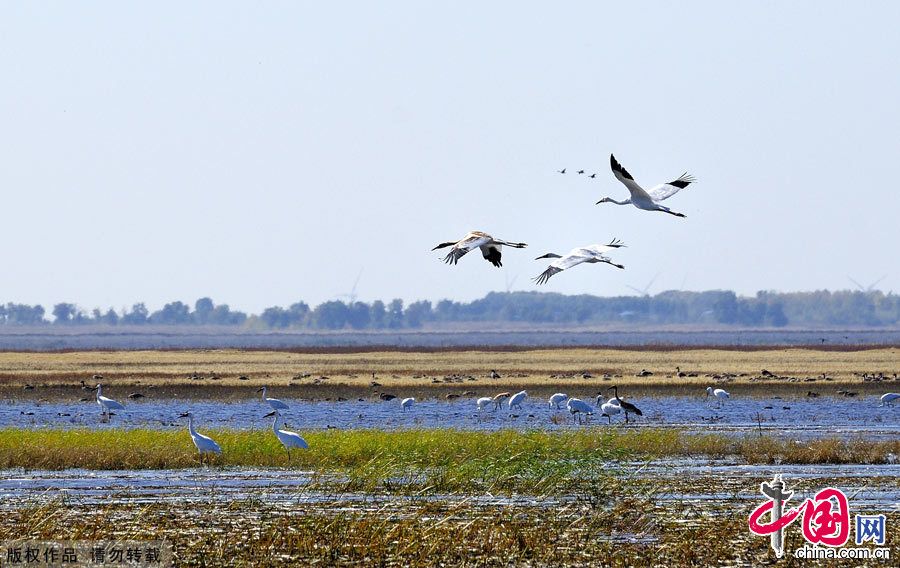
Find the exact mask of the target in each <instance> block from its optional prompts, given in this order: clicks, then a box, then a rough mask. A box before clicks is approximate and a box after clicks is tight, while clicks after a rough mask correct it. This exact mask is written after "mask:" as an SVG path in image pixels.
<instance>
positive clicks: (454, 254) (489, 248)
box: [431, 231, 528, 268]
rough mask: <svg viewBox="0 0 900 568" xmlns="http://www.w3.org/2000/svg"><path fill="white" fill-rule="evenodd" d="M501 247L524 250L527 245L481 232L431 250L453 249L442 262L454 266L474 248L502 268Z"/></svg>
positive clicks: (471, 232)
mask: <svg viewBox="0 0 900 568" xmlns="http://www.w3.org/2000/svg"><path fill="white" fill-rule="evenodd" d="M503 246H508V247H513V248H525V247H527V246H528V245H526V244H525V243H513V242H510V241H503V240H500V239H495V238H494V237H492V236H490V235H489V234H487V233H483V232H481V231H470V232H469V233H468V234H467V235H466V236H465V237H463V238H462V239H460V240H458V241H449V242H446V243H441V244H439V245H437V246H436V247H434V248H433V249H431V250H438V249H442V248H445V247H453V248H451V249H450V252H449V253H448V254H447V256H445V257H444V262H446V263H447V264H456V263H457V262H459V259H461V258H462V257H463V256H465V255H466V253H467V252H469V251H471V250H474V249H476V248H480V249H481V256H483V257H484V259H485V260H486V261H488V262H490V263H491V264H493V265H494V266H496V267H498V268H499V267H501V266H503V263H501V262H500V257H501V254H500V249H501V247H503Z"/></svg>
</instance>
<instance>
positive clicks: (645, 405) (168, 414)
mask: <svg viewBox="0 0 900 568" xmlns="http://www.w3.org/2000/svg"><path fill="white" fill-rule="evenodd" d="M573 394H575V393H573ZM577 394H581V393H577ZM284 400H285V402H287V403H288V404H289V405H290V409H289V410H288V411H286V412H285V418H286V421H287V423H288V424H289V426H290V427H291V428H293V429H297V430H321V429H325V428H342V429H347V428H378V429H386V430H396V429H405V428H455V429H461V430H499V429H506V428H512V429H518V430H532V429H540V430H557V429H562V428H584V427H592V428H608V427H610V426H608V425H607V421H606V419H605V418H600V417H598V416H594V417H593V419H592V420H591V421H590V423H589V425H588V426H584V425H579V424H576V423H574V422H573V419H572V417H571V416H570V415H569V413H568V412H567V411H566V410H565V408H562V410H555V409H550V408H548V406H547V402H546V401H544V400H538V399H533V398H529V399H526V401H525V403H523V405H522V409H521V410H518V409H513V410H512V411H510V409H509V408H508V407H507V406H504V407H503V409H502V410H499V411H496V412H494V411H484V412H479V411H478V410H477V409H476V406H475V399H474V398H460V399H457V400H454V401H443V400H424V401H419V402H416V404H415V405H414V406H413V407H412V409H410V410H409V411H407V412H404V411H401V409H400V404H399V401H398V400H394V401H372V400H363V401H356V400H352V401H346V402H309V401H300V400H291V399H284ZM584 400H591V401H592V402H594V400H593V399H591V398H590V397H584ZM632 402H634V403H635V404H637V405H638V407H639V408H641V410H642V411H643V413H644V414H643V416H637V417H634V416H632V417H631V418H630V423H629V424H628V426H629V427H634V428H641V427H648V426H650V427H660V426H677V427H680V428H685V429H687V430H690V431H703V432H723V433H741V434H742V433H747V432H748V431H751V430H752V431H757V430H760V429H761V430H762V431H763V432H764V433H784V434H785V435H789V436H793V437H796V438H798V439H800V438H808V437H818V436H825V435H827V436H839V437H844V438H854V437H865V438H866V439H876V438H877V439H896V438H897V437H900V405H896V406H894V407H883V408H880V407H878V403H879V399H878V398H877V397H871V396H870V397H860V398H834V397H825V396H823V397H820V398H807V397H805V396H798V397H783V398H772V399H767V398H750V397H747V398H732V399H731V400H728V401H726V402H724V403H723V404H721V405H716V404H715V403H712V404H709V403H707V402H706V400H705V399H704V398H703V397H693V398H689V397H653V398H645V399H640V400H634V401H632ZM126 407H127V410H125V411H121V412H119V413H118V415H115V416H112V418H111V420H110V421H109V422H108V423H104V422H103V421H102V419H101V413H100V409H99V407H98V406H97V404H96V403H94V402H81V403H70V404H65V403H40V402H34V401H25V402H22V401H6V404H2V405H0V427H23V428H78V427H89V428H159V429H170V428H180V427H184V426H185V423H184V419H181V418H179V417H178V415H179V414H180V413H182V412H184V411H186V410H190V411H192V412H193V413H194V416H195V418H196V420H197V422H198V429H201V430H202V429H203V428H238V429H241V428H263V427H267V426H269V425H271V422H270V420H271V419H265V418H263V417H264V416H265V414H267V413H268V412H269V410H270V409H269V408H268V406H266V405H264V404H263V403H262V402H261V401H260V400H259V399H254V400H248V401H244V402H228V403H225V402H214V401H209V400H191V401H187V400H184V401H182V400H171V399H169V400H165V401H146V402H129V403H126ZM623 423H624V418H623V416H622V415H618V416H615V417H613V426H618V425H621V424H623Z"/></svg>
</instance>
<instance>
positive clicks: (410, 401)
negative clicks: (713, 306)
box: [81, 370, 900, 463]
mask: <svg viewBox="0 0 900 568" xmlns="http://www.w3.org/2000/svg"><path fill="white" fill-rule="evenodd" d="M490 376H491V378H494V379H499V378H501V377H500V374H499V373H497V371H496V370H492V371H491V374H490ZM94 378H95V379H96V378H102V377H100V376H99V375H95V376H94ZM81 387H82V389H85V390H94V391H96V397H97V404H98V405H99V406H100V408H101V409H102V412H103V416H104V417H105V419H106V420H107V421H108V420H109V417H110V415H111V413H112V411H113V410H125V406H124V405H123V404H122V403H120V402H117V401H115V400H113V399H111V398H109V397H105V396H103V386H102V385H101V384H100V383H97V386H96V387H88V386H87V385H85V383H84V381H81ZM610 391H612V393H613V396H612V398H610V399H608V400H607V399H606V398H605V397H604V395H603V394H598V395H597V407H598V408H599V410H600V413H599V415H600V416H601V417H605V418H606V419H607V424H612V417H613V416H616V415H618V414H624V418H625V422H626V423H627V422H628V415H629V414H632V415H636V416H643V414H644V413H643V412H641V409H640V408H638V407H637V406H636V405H635V404H633V403H631V402H628V401H626V400H622V399H621V398H620V397H619V389H618V386H617V385H613V386H611V387H609V388H608V389H606V392H607V393H609V392H610ZM256 392H260V393H262V400H263V402H264V403H265V404H267V405H268V406H269V407H270V408H271V409H272V412H269V413H268V414H266V415H265V416H264V418H269V417H274V419H273V421H272V432H273V433H274V434H275V437H276V438H277V439H278V441H279V442H280V443H281V445H282V446H283V447H284V449H285V451H286V452H287V459H288V462H290V459H291V449H302V450H306V449H309V444H307V442H306V440H304V439H303V437H302V436H301V435H300V434H298V433H296V432H291V431H290V430H285V429H284V428H280V427H279V421H281V420H282V416H281V411H283V410H288V408H289V407H288V405H287V404H286V403H285V402H283V401H281V400H279V399H277V398H270V397H269V396H267V389H266V387H265V386H263V387H261V388H259V389H257V391H256ZM131 396H133V395H131ZM391 398H393V397H391ZM526 398H528V392H527V391H524V390H523V391H520V392H517V393H515V394H511V393H509V392H501V393H499V394H497V395H495V396H492V397H491V396H484V397H481V398H479V399H477V400H476V401H475V405H476V407H477V408H478V411H479V412H482V411H485V410H488V409H489V408H492V409H493V410H494V411H497V410H500V408H502V406H503V403H504V402H506V404H507V406H508V408H509V409H510V410H513V409H517V410H522V403H523V402H524V401H525V399H526ZM706 398H707V401H709V400H710V399H712V400H714V401H716V403H717V404H718V405H721V404H722V403H723V402H724V401H726V400H728V399H730V398H731V394H729V393H728V391H726V390H724V389H721V388H714V387H706ZM388 400H390V399H388ZM898 400H900V393H894V392H889V393H886V394H884V395H882V396H881V404H880V405H879V406H891V407H892V406H894V403H895V402H896V401H898ZM415 402H416V399H415V398H414V397H407V398H403V399H401V400H400V409H401V411H403V412H407V411H411V410H412V408H413V405H414V404H415ZM563 403H565V405H566V410H568V411H569V413H571V414H572V421H573V423H574V422H576V421H577V423H579V424H582V423H583V420H585V419H588V418H589V417H591V416H593V415H594V414H596V409H595V408H594V407H593V406H591V405H590V404H588V403H587V402H585V401H583V400H581V399H580V398H575V397H569V396H568V395H567V394H566V393H561V392H560V393H555V394H553V395H552V396H551V397H550V399H549V400H548V401H547V406H548V407H549V408H550V409H551V410H562V407H561V406H560V405H561V404H563ZM179 417H180V418H187V419H188V432H189V433H190V435H191V440H192V441H193V442H194V446H195V447H196V448H197V451H198V452H199V454H200V460H201V463H202V461H203V456H204V455H205V454H221V453H222V448H221V447H220V446H219V444H217V443H216V441H215V440H213V439H212V438H210V437H209V436H206V435H204V434H201V433H199V432H197V430H196V429H195V428H194V415H193V414H192V413H191V412H185V413H184V414H181V415H179Z"/></svg>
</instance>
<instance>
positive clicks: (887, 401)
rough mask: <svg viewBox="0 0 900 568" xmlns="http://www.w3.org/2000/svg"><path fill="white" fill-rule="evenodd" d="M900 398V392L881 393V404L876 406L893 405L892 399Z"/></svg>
mask: <svg viewBox="0 0 900 568" xmlns="http://www.w3.org/2000/svg"><path fill="white" fill-rule="evenodd" d="M898 398H900V393H896V392H889V393H887V394H883V395H881V404H879V405H878V406H894V401H895V400H897V399H898Z"/></svg>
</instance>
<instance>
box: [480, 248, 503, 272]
mask: <svg viewBox="0 0 900 568" xmlns="http://www.w3.org/2000/svg"><path fill="white" fill-rule="evenodd" d="M500 248H501V247H500V245H497V244H490V245H481V256H483V257H484V259H485V260H486V261H488V262H490V263H491V264H493V265H494V266H496V267H497V268H500V267H501V266H503V263H502V262H500V257H501V254H500Z"/></svg>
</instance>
